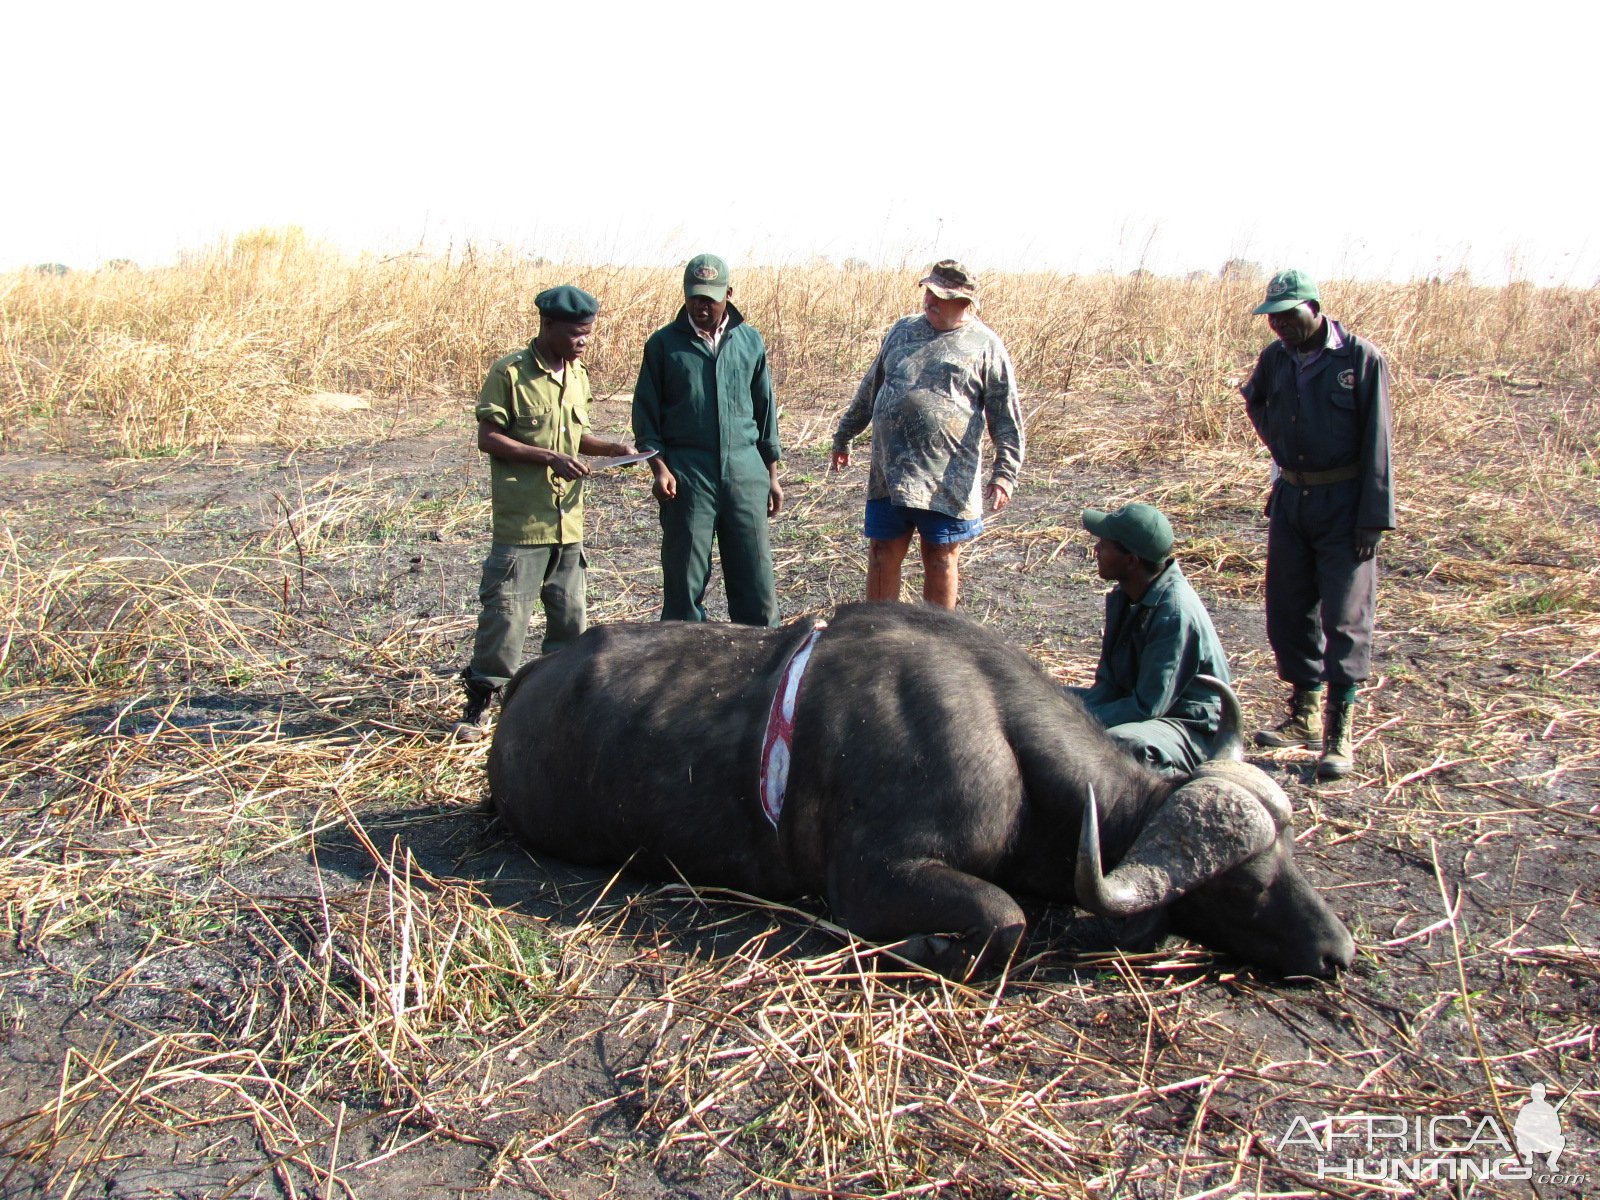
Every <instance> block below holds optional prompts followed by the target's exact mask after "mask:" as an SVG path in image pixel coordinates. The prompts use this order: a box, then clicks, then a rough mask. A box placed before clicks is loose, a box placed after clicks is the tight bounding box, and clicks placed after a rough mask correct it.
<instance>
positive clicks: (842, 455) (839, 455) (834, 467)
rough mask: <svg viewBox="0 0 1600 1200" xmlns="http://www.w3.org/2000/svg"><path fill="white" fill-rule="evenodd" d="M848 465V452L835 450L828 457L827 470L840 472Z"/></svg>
mask: <svg viewBox="0 0 1600 1200" xmlns="http://www.w3.org/2000/svg"><path fill="white" fill-rule="evenodd" d="M849 465H850V451H848V450H835V451H834V452H833V453H832V454H830V455H828V470H830V471H842V470H844V469H845V468H846V467H848V466H849Z"/></svg>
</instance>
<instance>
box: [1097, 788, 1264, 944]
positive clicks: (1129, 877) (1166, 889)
mask: <svg viewBox="0 0 1600 1200" xmlns="http://www.w3.org/2000/svg"><path fill="white" fill-rule="evenodd" d="M1277 836H1278V826H1277V822H1276V820H1275V819H1274V816H1273V814H1272V813H1271V812H1269V811H1268V809H1267V808H1266V807H1265V805H1263V804H1262V802H1261V801H1260V800H1258V799H1257V798H1256V797H1255V796H1254V795H1252V794H1251V793H1250V792H1249V791H1247V790H1246V789H1244V788H1243V787H1240V786H1239V785H1238V784H1237V783H1234V782H1233V781H1231V780H1226V779H1198V780H1194V781H1191V782H1189V783H1186V784H1184V785H1183V786H1182V787H1180V788H1178V789H1177V790H1176V791H1175V792H1173V793H1172V795H1171V796H1169V797H1168V798H1167V801H1166V803H1165V804H1163V805H1162V806H1161V807H1160V808H1158V809H1157V810H1156V811H1155V812H1154V813H1152V814H1151V816H1150V819H1149V820H1148V821H1147V822H1146V823H1145V826H1144V828H1143V829H1141V830H1140V831H1139V836H1138V838H1137V839H1136V840H1135V841H1134V844H1133V846H1132V847H1131V848H1130V849H1129V850H1128V853H1127V854H1126V855H1125V856H1124V857H1123V859H1122V861H1121V862H1120V863H1118V864H1117V866H1116V869H1115V870H1113V871H1112V872H1111V874H1109V875H1106V874H1105V873H1104V869H1103V867H1102V865H1101V859H1100V813H1099V809H1098V806H1097V805H1096V803H1095V799H1094V793H1093V792H1092V791H1091V792H1090V794H1089V803H1088V806H1087V808H1086V810H1085V812H1084V815H1083V825H1082V828H1081V829H1080V831H1079V834H1078V864H1077V876H1076V880H1075V882H1076V884H1077V887H1076V891H1077V894H1078V903H1079V904H1080V905H1082V906H1083V907H1084V908H1085V909H1087V910H1088V911H1090V912H1094V913H1099V914H1100V915H1101V916H1105V917H1131V916H1134V915H1136V914H1138V913H1143V912H1148V911H1150V910H1151V909H1154V908H1159V907H1161V906H1163V905H1166V904H1170V903H1171V902H1172V901H1174V900H1176V899H1177V898H1178V897H1179V896H1182V895H1184V894H1185V893H1186V892H1189V891H1192V890H1193V889H1194V888H1196V887H1198V886H1199V885H1200V884H1202V883H1204V882H1205V881H1206V880H1208V879H1213V878H1215V877H1216V876H1218V875H1220V874H1222V872H1224V871H1227V870H1229V869H1231V868H1232V867H1235V866H1237V865H1238V864H1240V863H1242V862H1244V861H1245V860H1246V859H1249V858H1253V857H1254V856H1255V855H1257V854H1260V853H1261V852H1262V851H1263V850H1265V849H1266V848H1267V847H1268V846H1270V845H1271V844H1272V843H1273V841H1274V840H1275V839H1276V838H1277Z"/></svg>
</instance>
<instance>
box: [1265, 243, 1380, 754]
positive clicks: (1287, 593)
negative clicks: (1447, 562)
mask: <svg viewBox="0 0 1600 1200" xmlns="http://www.w3.org/2000/svg"><path fill="white" fill-rule="evenodd" d="M1255 311H1256V313H1258V314H1262V315H1265V316H1266V318H1267V323H1268V324H1269V325H1270V326H1271V327H1272V332H1273V333H1275V334H1277V335H1278V340H1277V341H1275V342H1273V343H1272V344H1271V345H1270V346H1268V347H1267V348H1266V349H1265V350H1263V351H1262V352H1261V357H1260V359H1259V360H1258V361H1257V362H1256V369H1255V372H1254V374H1252V375H1251V376H1250V379H1249V381H1248V382H1246V383H1245V385H1244V386H1243V387H1242V388H1240V389H1239V390H1240V391H1241V392H1242V393H1243V394H1244V398H1245V404H1246V407H1247V410H1248V412H1249V414H1250V421H1251V423H1252V424H1253V425H1254V426H1255V428H1256V432H1257V433H1258V434H1259V435H1260V436H1261V440H1262V441H1263V442H1265V443H1266V445H1267V449H1268V450H1270V451H1271V452H1272V461H1273V463H1274V464H1275V467H1276V470H1275V472H1274V475H1275V478H1274V481H1273V486H1272V495H1271V498H1270V499H1269V500H1268V502H1267V511H1268V515H1269V518H1270V521H1269V525H1268V531H1267V640H1268V641H1269V642H1270V643H1271V645H1272V652H1273V655H1274V657H1275V658H1276V659H1277V664H1278V676H1279V678H1280V679H1282V680H1283V681H1284V682H1285V683H1287V684H1288V685H1289V686H1290V688H1291V689H1293V690H1292V692H1291V695H1290V702H1289V703H1290V713H1289V719H1288V720H1286V721H1284V722H1283V723H1282V724H1281V725H1278V726H1277V727H1276V728H1273V729H1265V730H1262V731H1261V732H1260V733H1258V734H1257V735H1256V742H1257V744H1258V745H1262V746H1269V747H1303V748H1305V749H1310V750H1320V751H1321V752H1322V758H1321V760H1320V761H1319V762H1318V763H1317V775H1318V776H1319V777H1321V778H1323V779H1338V778H1342V777H1343V776H1345V775H1348V774H1349V773H1350V771H1351V769H1352V768H1353V766H1354V734H1353V731H1352V728H1351V709H1352V708H1353V706H1354V702H1355V694H1356V689H1357V687H1358V686H1359V685H1360V684H1361V683H1363V682H1364V681H1365V680H1366V678H1367V676H1368V673H1369V672H1370V669H1371V663H1372V624H1373V617H1374V614H1375V612H1376V609H1377V598H1378V558H1377V555H1378V543H1379V541H1381V540H1382V538H1383V534H1384V532H1385V531H1386V530H1390V529H1393V528H1394V488H1393V475H1392V462H1391V450H1390V442H1391V425H1392V419H1391V414H1390V407H1389V368H1388V365H1387V364H1386V363H1385V362H1384V360H1383V355H1382V354H1381V353H1380V352H1379V350H1378V348H1377V347H1376V346H1374V345H1373V344H1372V343H1371V342H1368V341H1366V340H1364V339H1362V338H1359V337H1356V336H1355V335H1353V334H1351V333H1348V332H1346V331H1345V329H1344V328H1343V327H1342V326H1341V325H1340V324H1339V323H1338V322H1337V321H1334V320H1332V319H1330V318H1328V317H1327V316H1324V315H1323V312H1322V302H1321V297H1320V295H1319V294H1318V291H1317V285H1316V283H1315V282H1314V281H1313V280H1312V279H1311V278H1310V277H1309V276H1308V275H1306V274H1305V273H1304V272H1301V271H1295V270H1288V271H1280V272H1278V273H1277V274H1276V275H1274V276H1273V277H1272V279H1271V281H1270V282H1269V283H1268V284H1267V295H1266V299H1265V300H1264V301H1263V302H1262V303H1261V304H1260V305H1258V306H1257V307H1256V309H1255ZM1324 685H1326V692H1327V695H1326V699H1325V701H1324V697H1323V691H1324ZM1319 707H1321V708H1322V719H1321V722H1320V724H1319V723H1318V720H1317V709H1318V708H1319Z"/></svg>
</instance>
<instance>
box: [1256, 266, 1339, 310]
mask: <svg viewBox="0 0 1600 1200" xmlns="http://www.w3.org/2000/svg"><path fill="white" fill-rule="evenodd" d="M1307 300H1315V301H1316V302H1317V303H1318V304H1321V303H1322V297H1321V296H1320V295H1318V294H1317V281H1316V280H1314V279H1312V278H1311V276H1309V275H1307V274H1306V273H1305V272H1304V271H1296V270H1295V269H1294V268H1293V267H1291V268H1290V269H1289V270H1287V271H1279V272H1278V273H1277V274H1276V275H1274V276H1273V277H1272V278H1271V279H1269V280H1267V298H1266V299H1265V300H1263V301H1262V302H1261V303H1260V304H1258V305H1256V306H1255V309H1254V310H1253V311H1254V312H1255V315H1256V316H1258V317H1261V316H1265V315H1266V314H1268V313H1281V312H1288V311H1289V310H1290V309H1291V308H1294V307H1296V306H1297V305H1301V304H1304V303H1305V302H1306V301H1307Z"/></svg>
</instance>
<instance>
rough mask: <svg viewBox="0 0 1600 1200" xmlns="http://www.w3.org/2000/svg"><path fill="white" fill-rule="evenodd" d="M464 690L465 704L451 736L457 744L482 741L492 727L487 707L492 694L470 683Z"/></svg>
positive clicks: (492, 696)
mask: <svg viewBox="0 0 1600 1200" xmlns="http://www.w3.org/2000/svg"><path fill="white" fill-rule="evenodd" d="M466 689H467V703H466V706H465V707H464V708H462V710H461V720H459V721H457V722H456V727H455V729H453V730H452V731H451V734H452V736H453V737H454V738H455V739H456V741H458V742H477V741H481V740H483V738H484V737H485V736H486V735H487V734H488V732H489V730H490V729H491V728H492V727H493V725H494V722H493V721H492V720H490V718H489V705H490V704H491V703H492V702H493V701H494V693H493V692H485V691H482V690H481V689H479V688H475V687H473V686H472V685H471V684H470V683H469V684H467V685H466Z"/></svg>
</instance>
